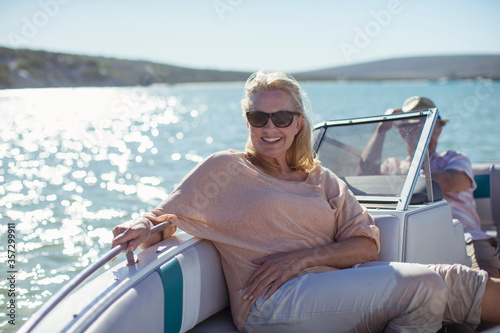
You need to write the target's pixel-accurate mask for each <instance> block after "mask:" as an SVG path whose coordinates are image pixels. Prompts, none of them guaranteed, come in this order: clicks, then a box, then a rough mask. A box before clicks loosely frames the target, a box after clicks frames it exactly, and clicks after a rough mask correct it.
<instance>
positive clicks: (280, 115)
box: [247, 111, 300, 128]
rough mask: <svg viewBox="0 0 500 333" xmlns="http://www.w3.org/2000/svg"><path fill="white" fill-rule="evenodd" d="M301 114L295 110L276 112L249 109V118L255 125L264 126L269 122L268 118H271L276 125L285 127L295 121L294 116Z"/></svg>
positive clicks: (251, 123)
mask: <svg viewBox="0 0 500 333" xmlns="http://www.w3.org/2000/svg"><path fill="white" fill-rule="evenodd" d="M299 114H300V112H293V111H278V112H274V113H265V112H262V111H249V112H247V119H248V122H249V123H250V125H252V126H253V127H264V126H266V124H267V120H268V119H269V118H271V121H272V122H273V124H274V126H276V127H281V128H283V127H288V126H290V125H291V124H292V122H293V117H294V116H297V115H299Z"/></svg>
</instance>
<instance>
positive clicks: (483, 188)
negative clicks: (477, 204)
mask: <svg viewBox="0 0 500 333" xmlns="http://www.w3.org/2000/svg"><path fill="white" fill-rule="evenodd" d="M474 180H475V181H476V184H477V188H476V189H475V190H474V198H476V199H481V198H489V197H490V175H476V176H474Z"/></svg>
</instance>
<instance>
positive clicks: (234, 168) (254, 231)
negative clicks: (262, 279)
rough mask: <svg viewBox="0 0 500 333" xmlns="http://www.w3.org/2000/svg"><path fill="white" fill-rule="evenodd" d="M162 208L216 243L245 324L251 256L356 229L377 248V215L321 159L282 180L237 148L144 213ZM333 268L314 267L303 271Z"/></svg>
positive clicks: (154, 216) (238, 320)
mask: <svg viewBox="0 0 500 333" xmlns="http://www.w3.org/2000/svg"><path fill="white" fill-rule="evenodd" d="M165 214H175V215H176V219H174V220H173V221H172V222H173V224H175V225H176V226H177V227H179V228H181V229H182V230H184V231H186V232H187V233H189V234H192V235H194V236H197V237H201V238H205V239H209V240H211V241H212V242H213V243H214V245H215V247H216V248H217V249H218V251H219V253H220V256H221V261H222V266H223V270H224V274H225V277H226V281H227V284H228V290H229V296H230V303H231V312H232V315H233V319H234V323H235V325H236V326H237V328H238V330H240V331H243V324H244V322H245V320H246V317H247V315H248V312H249V311H250V308H251V306H252V304H253V303H252V302H253V301H251V300H246V301H244V300H243V294H244V291H243V290H242V288H243V287H244V286H245V284H246V282H247V280H248V278H249V276H250V274H251V273H252V272H253V271H254V270H255V269H256V268H257V266H256V265H255V264H253V263H252V260H253V259H256V258H261V257H264V256H267V255H270V254H273V253H277V252H283V251H291V250H296V249H301V248H316V247H321V246H324V245H327V244H329V243H331V242H336V241H339V240H342V239H346V238H349V237H353V236H366V237H369V238H371V239H373V241H374V242H375V243H376V244H377V247H378V248H380V245H379V237H378V229H377V227H376V226H375V225H374V221H373V218H372V217H371V216H370V215H369V214H368V213H367V212H366V210H365V209H364V208H362V207H361V205H360V204H359V203H358V202H357V201H356V199H355V198H354V196H353V195H352V193H351V192H350V191H349V190H348V189H347V186H346V184H345V183H344V182H343V181H342V180H340V179H339V178H338V177H337V176H336V175H335V174H334V173H333V172H331V171H330V170H328V169H326V168H323V167H322V166H321V165H317V166H316V167H315V168H314V169H313V170H312V171H311V172H310V173H309V174H308V177H307V179H306V180H305V181H302V182H297V181H284V180H280V179H277V178H275V177H272V176H270V175H268V174H266V173H264V172H263V171H261V170H260V169H259V168H257V167H256V166H254V165H253V164H252V163H250V162H249V161H248V160H247V159H246V157H245V154H244V153H242V152H236V151H223V152H218V153H215V154H213V155H211V156H209V157H208V158H207V159H205V160H204V161H203V162H202V163H200V164H199V165H198V166H196V167H195V168H194V169H193V170H192V171H191V172H190V173H189V174H188V175H187V176H186V177H185V178H184V179H183V180H182V182H181V183H180V184H179V185H178V186H177V188H176V189H175V190H174V191H173V192H172V193H171V194H170V195H169V196H168V198H166V199H165V200H164V201H163V202H162V203H161V204H160V205H159V206H158V207H157V208H156V209H154V210H153V211H152V212H151V213H149V214H147V215H146V217H148V216H149V217H150V219H151V220H156V221H159V220H162V218H161V216H162V215H165ZM334 269H335V268H333V267H312V268H308V269H307V270H304V271H302V272H301V274H305V273H319V272H324V271H328V270H334ZM256 298H257V297H255V298H254V300H255V299H256Z"/></svg>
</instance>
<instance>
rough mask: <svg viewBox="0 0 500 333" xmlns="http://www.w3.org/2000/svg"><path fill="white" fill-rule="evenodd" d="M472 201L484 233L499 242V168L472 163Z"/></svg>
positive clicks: (488, 164)
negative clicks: (473, 183)
mask: <svg viewBox="0 0 500 333" xmlns="http://www.w3.org/2000/svg"><path fill="white" fill-rule="evenodd" d="M472 170H473V171H474V180H475V182H476V184H477V188H476V189H475V190H474V200H475V202H476V207H477V212H478V214H479V217H480V218H481V227H482V228H483V230H485V231H486V233H488V234H490V235H492V236H495V235H496V237H497V239H499V240H500V232H499V231H500V205H499V203H500V168H499V167H498V165H495V164H494V163H473V164H472Z"/></svg>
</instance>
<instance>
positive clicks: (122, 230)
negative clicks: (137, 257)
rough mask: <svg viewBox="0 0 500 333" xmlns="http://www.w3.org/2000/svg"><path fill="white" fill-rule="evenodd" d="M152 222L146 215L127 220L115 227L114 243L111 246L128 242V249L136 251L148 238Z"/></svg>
mask: <svg viewBox="0 0 500 333" xmlns="http://www.w3.org/2000/svg"><path fill="white" fill-rule="evenodd" d="M151 227H152V223H151V222H150V221H149V220H148V219H147V218H145V217H142V218H139V219H137V220H133V221H129V222H125V223H122V224H119V225H117V226H116V227H114V228H113V236H114V238H113V243H112V244H111V248H114V247H115V246H118V245H120V244H127V243H128V246H127V248H128V250H130V251H134V250H135V249H136V248H137V247H138V246H139V245H140V244H142V243H143V242H144V241H146V239H148V237H149V234H150V231H151Z"/></svg>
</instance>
